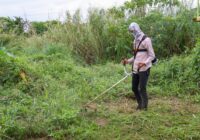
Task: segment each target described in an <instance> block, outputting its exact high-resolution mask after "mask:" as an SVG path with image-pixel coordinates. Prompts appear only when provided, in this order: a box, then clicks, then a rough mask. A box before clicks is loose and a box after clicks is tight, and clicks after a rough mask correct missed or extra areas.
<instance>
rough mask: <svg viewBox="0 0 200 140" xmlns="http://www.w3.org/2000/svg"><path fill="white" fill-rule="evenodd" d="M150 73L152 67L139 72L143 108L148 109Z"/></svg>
mask: <svg viewBox="0 0 200 140" xmlns="http://www.w3.org/2000/svg"><path fill="white" fill-rule="evenodd" d="M149 74H150V69H148V70H147V71H144V72H139V82H140V95H141V97H142V108H144V109H147V107H148V95H147V90H146V89H147V88H146V87H147V82H148V77H149Z"/></svg>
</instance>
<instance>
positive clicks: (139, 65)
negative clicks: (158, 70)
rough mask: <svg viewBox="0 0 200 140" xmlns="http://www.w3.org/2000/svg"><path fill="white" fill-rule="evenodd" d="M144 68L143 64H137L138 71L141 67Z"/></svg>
mask: <svg viewBox="0 0 200 140" xmlns="http://www.w3.org/2000/svg"><path fill="white" fill-rule="evenodd" d="M144 66H146V64H145V63H139V64H138V68H139V69H140V68H141V67H144Z"/></svg>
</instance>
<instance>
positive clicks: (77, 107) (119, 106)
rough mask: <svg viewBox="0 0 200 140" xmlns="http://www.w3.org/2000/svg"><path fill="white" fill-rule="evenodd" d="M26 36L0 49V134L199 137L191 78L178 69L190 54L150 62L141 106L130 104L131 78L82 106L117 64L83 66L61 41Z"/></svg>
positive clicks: (115, 72)
mask: <svg viewBox="0 0 200 140" xmlns="http://www.w3.org/2000/svg"><path fill="white" fill-rule="evenodd" d="M31 39H33V40H34V41H33V40H32V41H30V42H33V43H30V42H29V40H28V41H27V42H26V43H27V44H28V45H27V44H26V43H24V44H22V45H20V46H18V45H17V46H15V47H8V48H7V49H8V51H9V52H11V53H14V55H15V56H16V58H11V57H9V56H7V55H6V54H4V55H1V59H0V60H1V64H4V65H1V78H3V79H1V82H2V81H3V84H1V86H0V91H1V92H0V101H1V102H0V138H1V139H16V140H22V139H30V140H31V139H40V140H41V139H44V140H45V139H58V140H59V139H77V140H79V139H83V140H84V139H99V140H101V139H109V140H110V139H119V140H120V139H127V140H129V139H138V140H140V139H146V140H149V139H156V140H157V139H181V140H182V139H199V138H200V134H199V132H200V127H199V125H198V124H199V117H200V105H199V99H200V97H199V94H198V92H199V90H198V85H197V86H196V85H195V84H194V83H195V82H196V80H194V79H195V78H194V79H192V78H191V79H189V80H190V81H188V79H187V76H188V74H190V72H191V71H190V69H189V68H186V69H185V71H180V68H185V66H186V65H188V62H190V60H193V57H192V58H191V57H186V56H182V57H181V56H179V57H173V58H171V59H169V60H168V61H161V62H160V63H159V65H157V66H155V67H153V68H152V71H151V72H152V73H151V77H150V82H149V86H148V87H149V89H148V91H149V95H150V102H149V109H148V111H135V108H136V102H135V101H133V100H132V99H130V98H129V96H130V95H132V93H131V84H130V83H131V78H128V79H126V80H125V81H124V82H122V83H121V84H120V85H118V86H117V87H116V88H114V89H112V90H111V91H109V92H108V93H107V94H106V95H105V96H103V97H101V98H99V99H98V100H96V101H95V102H94V103H92V104H91V105H90V107H89V108H87V110H84V109H85V107H84V105H85V104H86V103H87V102H88V101H90V100H92V99H93V98H94V97H96V96H97V95H99V93H101V92H102V91H104V90H105V89H107V88H109V87H110V86H111V85H113V84H114V83H116V82H117V81H118V80H120V79H121V78H123V76H124V75H123V66H122V65H120V64H116V63H113V62H107V63H105V64H97V65H92V66H89V65H87V64H86V63H84V62H81V59H80V58H77V57H75V55H74V54H72V53H71V50H70V48H68V47H66V46H65V45H63V44H58V43H46V42H45V41H44V40H41V38H39V40H37V38H31ZM19 48H20V49H19ZM197 56H198V55H197ZM181 61H183V62H184V63H181ZM195 61H198V59H195ZM191 66H192V64H191ZM21 69H23V70H24V71H25V75H26V78H27V82H26V81H24V80H23V79H22V78H21V77H20V75H19V72H20V70H21ZM196 69H198V68H196ZM5 74H6V75H7V76H8V78H7V79H4V78H5ZM183 80H186V82H184V81H183ZM181 84H182V85H183V86H184V87H182V86H181ZM187 84H188V85H189V88H190V89H189V90H186V89H187V86H186V85H187ZM186 91H192V92H194V93H195V94H194V95H191V94H188V93H187V92H186Z"/></svg>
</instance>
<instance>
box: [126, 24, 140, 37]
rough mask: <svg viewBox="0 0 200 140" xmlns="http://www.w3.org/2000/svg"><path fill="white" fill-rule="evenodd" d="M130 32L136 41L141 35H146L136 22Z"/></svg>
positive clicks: (131, 25) (130, 27) (131, 26)
mask: <svg viewBox="0 0 200 140" xmlns="http://www.w3.org/2000/svg"><path fill="white" fill-rule="evenodd" d="M128 30H129V32H130V33H132V34H133V36H134V37H135V39H137V38H139V37H140V36H141V35H143V34H144V33H143V32H142V30H141V29H140V26H139V25H138V24H137V23H135V22H132V23H131V24H130V25H129V28H128Z"/></svg>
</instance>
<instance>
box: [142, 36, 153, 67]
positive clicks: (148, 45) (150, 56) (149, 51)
mask: <svg viewBox="0 0 200 140" xmlns="http://www.w3.org/2000/svg"><path fill="white" fill-rule="evenodd" d="M145 48H146V49H147V55H148V57H147V60H146V61H145V62H144V63H145V65H147V64H149V63H151V61H152V60H153V59H154V58H155V53H154V50H153V47H152V43H151V39H150V38H147V39H146V42H145Z"/></svg>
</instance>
